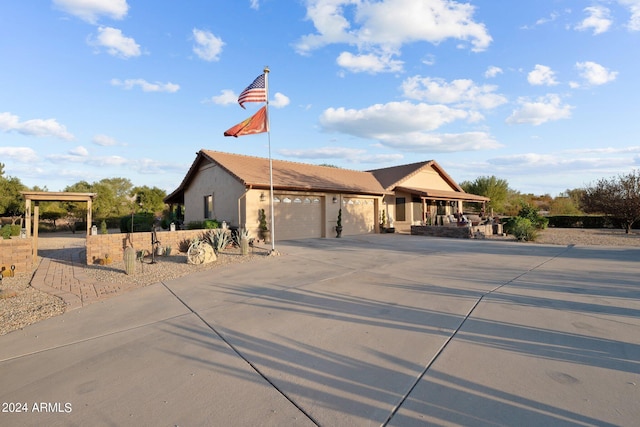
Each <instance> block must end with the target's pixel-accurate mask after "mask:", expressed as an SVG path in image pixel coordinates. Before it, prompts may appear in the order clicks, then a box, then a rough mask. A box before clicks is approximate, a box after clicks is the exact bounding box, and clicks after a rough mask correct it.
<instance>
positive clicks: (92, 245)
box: [87, 230, 206, 264]
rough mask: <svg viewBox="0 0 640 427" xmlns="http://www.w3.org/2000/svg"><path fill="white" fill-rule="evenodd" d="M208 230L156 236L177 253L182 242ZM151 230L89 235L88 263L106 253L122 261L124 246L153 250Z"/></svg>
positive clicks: (160, 233)
mask: <svg viewBox="0 0 640 427" xmlns="http://www.w3.org/2000/svg"><path fill="white" fill-rule="evenodd" d="M205 231H206V230H178V231H157V232H156V237H157V239H158V241H159V242H160V246H162V247H167V246H171V250H172V253H174V254H175V253H177V252H178V250H179V248H180V245H181V243H183V242H184V241H190V240H191V239H193V238H194V237H201V236H202V235H203V234H204V232H205ZM151 234H152V233H151V232H148V233H115V234H97V235H93V236H87V264H94V263H95V262H96V261H97V260H98V259H101V258H104V256H105V255H106V254H109V257H110V258H111V259H112V260H113V261H122V259H123V255H124V248H126V247H127V246H132V247H133V248H134V249H135V250H136V251H141V250H147V251H149V252H151V249H152V245H151Z"/></svg>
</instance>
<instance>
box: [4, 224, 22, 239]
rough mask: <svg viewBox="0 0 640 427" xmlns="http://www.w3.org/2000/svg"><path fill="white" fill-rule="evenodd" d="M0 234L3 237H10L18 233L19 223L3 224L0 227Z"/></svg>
mask: <svg viewBox="0 0 640 427" xmlns="http://www.w3.org/2000/svg"><path fill="white" fill-rule="evenodd" d="M0 235H2V238H3V239H10V238H11V236H19V235H20V225H18V224H13V225H12V224H5V225H3V226H2V228H0Z"/></svg>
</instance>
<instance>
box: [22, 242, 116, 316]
mask: <svg viewBox="0 0 640 427" xmlns="http://www.w3.org/2000/svg"><path fill="white" fill-rule="evenodd" d="M82 242H83V243H84V240H82ZM85 251H86V249H85V248H84V247H65V248H62V249H45V250H41V251H39V253H38V255H40V256H41V257H42V261H41V262H40V266H39V267H38V269H37V270H36V273H35V274H34V276H33V279H32V280H31V286H33V287H34V288H36V289H39V290H41V291H43V292H46V293H48V294H51V295H55V296H57V297H59V298H62V300H63V301H64V302H65V304H66V310H67V311H69V310H74V309H77V308H80V307H83V306H86V305H88V304H91V303H93V302H96V301H100V300H103V299H105V298H109V297H111V296H113V295H115V294H118V293H121V292H123V291H124V290H126V289H125V287H126V286H123V285H120V284H109V283H98V282H95V281H94V280H93V279H92V278H91V277H90V276H89V275H88V274H87V272H86V268H85V265H86V261H85V259H86V256H85Z"/></svg>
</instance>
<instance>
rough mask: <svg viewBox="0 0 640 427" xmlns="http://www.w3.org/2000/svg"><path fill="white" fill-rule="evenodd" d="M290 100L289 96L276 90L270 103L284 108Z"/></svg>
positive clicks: (275, 106)
mask: <svg viewBox="0 0 640 427" xmlns="http://www.w3.org/2000/svg"><path fill="white" fill-rule="evenodd" d="M289 102H290V101H289V97H288V96H286V95H283V94H281V93H280V92H276V94H275V95H273V100H271V101H269V105H271V106H272V107H274V108H283V107H286V106H287V105H289Z"/></svg>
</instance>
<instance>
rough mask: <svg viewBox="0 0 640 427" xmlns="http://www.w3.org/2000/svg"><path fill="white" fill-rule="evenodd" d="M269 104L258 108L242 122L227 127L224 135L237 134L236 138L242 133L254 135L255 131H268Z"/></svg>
mask: <svg viewBox="0 0 640 427" xmlns="http://www.w3.org/2000/svg"><path fill="white" fill-rule="evenodd" d="M268 130H269V129H268V125H267V106H266V105H265V106H264V107H262V108H261V109H259V110H258V112H257V113H255V114H254V115H253V116H251V117H249V118H248V119H246V120H244V121H243V122H241V123H238V124H237V125H235V126H233V127H232V128H230V129H227V130H226V131H225V133H224V136H235V137H236V138H237V137H239V136H242V135H253V134H254V133H264V132H267V131H268Z"/></svg>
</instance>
